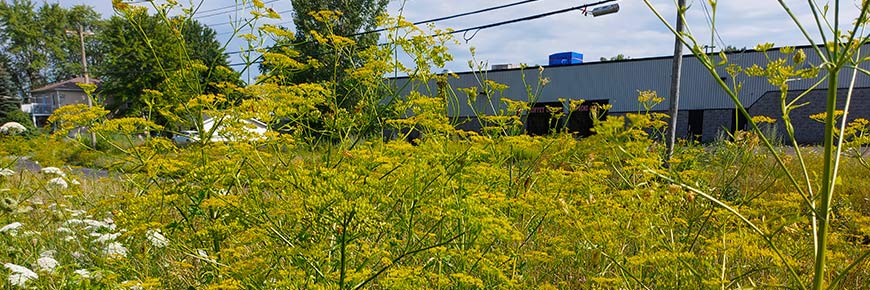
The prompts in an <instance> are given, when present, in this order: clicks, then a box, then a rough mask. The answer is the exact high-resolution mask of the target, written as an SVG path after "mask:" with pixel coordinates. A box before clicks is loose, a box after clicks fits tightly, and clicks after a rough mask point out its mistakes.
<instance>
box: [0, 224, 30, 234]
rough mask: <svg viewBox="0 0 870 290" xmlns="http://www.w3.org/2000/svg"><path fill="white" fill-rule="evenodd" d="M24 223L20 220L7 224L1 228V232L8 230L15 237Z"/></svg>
mask: <svg viewBox="0 0 870 290" xmlns="http://www.w3.org/2000/svg"><path fill="white" fill-rule="evenodd" d="M23 225H24V224H22V223H19V222H14V223H11V224H8V225H5V226H3V227H2V228H0V233H6V232H8V233H9V235H11V236H13V237H14V236H16V235H18V228H20V227H21V226H23Z"/></svg>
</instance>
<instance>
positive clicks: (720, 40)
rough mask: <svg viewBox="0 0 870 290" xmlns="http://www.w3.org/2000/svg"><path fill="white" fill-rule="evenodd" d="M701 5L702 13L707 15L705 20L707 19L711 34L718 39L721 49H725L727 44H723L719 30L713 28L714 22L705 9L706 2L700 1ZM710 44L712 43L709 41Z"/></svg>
mask: <svg viewBox="0 0 870 290" xmlns="http://www.w3.org/2000/svg"><path fill="white" fill-rule="evenodd" d="M701 7H703V8H704V14H706V16H707V18H706V20H707V23H708V24H709V25H710V30H711V31H710V33H711V34H712V35H715V36H716V38H718V39H719V45H721V46H722V49H725V48H726V47H727V44H725V41H724V40H722V36H721V35H719V30H718V29H715V28H716V26H715V23H713V17H712V16H711V15H710V11H709V10H707V3H706V2H705V1H701ZM711 37H712V36H711ZM710 45H713V43H710Z"/></svg>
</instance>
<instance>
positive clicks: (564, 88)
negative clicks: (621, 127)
mask: <svg viewBox="0 0 870 290" xmlns="http://www.w3.org/2000/svg"><path fill="white" fill-rule="evenodd" d="M803 49H804V51H805V52H806V54H807V61H808V62H809V63H812V64H818V63H820V60H819V57H818V56H817V55H816V53H815V50H813V49H812V48H811V47H805V48H803ZM868 50H870V45H866V46H865V49H864V51H865V52H863V53H862V54H863V55H864V56H867V55H870V52H867V51H868ZM768 56H769V57H770V58H771V59H777V58H780V57H783V54H782V53H780V52H779V50H778V49H773V50H771V51H768ZM727 57H728V61H729V63H733V64H736V65H739V66H741V67H744V68H746V67H750V66H752V65H753V64H758V65H759V66H762V67H763V66H764V65H765V64H766V63H767V62H768V61H767V58H766V57H765V55H764V54H763V53H761V52H756V51H746V52H736V53H730V54H728V55H727ZM716 59H718V56H717V57H716ZM671 64H672V59H671V58H650V59H638V60H628V61H616V62H594V63H586V64H582V65H570V66H553V67H545V69H544V71H543V74H542V76H543V77H544V78H547V79H548V80H549V83H548V84H547V85H546V86H544V88H543V89H542V90H541V95H540V96H539V99H538V100H537V101H538V102H556V101H558V99H560V98H564V99H584V100H600V99H608V100H609V101H610V104H612V105H613V108H612V110H611V112H614V113H619V112H637V111H641V110H643V107H642V106H641V105H640V104H639V103H638V102H637V96H638V91H642V90H652V91H656V92H657V93H658V95H659V96H660V97H663V98H665V101H664V102H662V103H661V104H659V105H657V106H655V107H654V108H653V110H656V111H666V110H667V107H668V98H669V94H670V82H671ZM862 68H865V69H868V68H870V65H868V64H863V65H862ZM717 72H718V73H719V75H720V76H722V77H725V82H726V83H727V84H731V81H732V80H731V79H730V76H728V75H727V73H726V72H725V67H719V68H717ZM538 73H539V72H538V69H537V68H534V67H530V68H526V69H524V70H518V69H515V70H497V71H483V72H476V73H460V74H459V78H458V79H454V78H451V79H450V81H449V83H450V86H451V87H452V88H454V91H455V96H456V98H455V99H454V98H452V100H451V108H453V107H456V106H457V105H458V108H459V113H458V115H459V116H463V117H467V116H474V113H473V110H472V109H471V107H470V106H469V102H468V98H467V96H466V95H465V93H463V92H461V91H459V90H457V89H458V88H467V87H478V88H481V83H482V81H483V80H484V79H489V80H492V81H495V82H497V83H502V84H506V85H508V86H509V88H508V89H507V90H505V91H504V92H503V93H502V94H496V95H494V96H491V98H490V99H491V100H493V104H490V103H489V102H488V101H487V98H486V96H478V99H477V100H476V102H475V104H474V105H475V106H477V107H478V108H483V109H485V110H479V112H482V113H484V114H492V113H493V110H492V109H489V108H490V107H491V105H492V107H495V110H501V109H503V108H504V107H503V106H502V104H501V101H500V100H501V98H503V97H504V98H509V99H512V100H522V101H530V100H532V99H531V98H533V97H534V96H529V93H527V89H526V86H531V90H532V91H535V90H536V89H537V87H538V85H537V82H538V79H539V74H538ZM523 75H525V82H524V81H523ZM850 79H851V70H846V71H844V72H842V73H841V75H840V87H846V86H848V85H849V81H850ZM817 80H818V79H815V80H794V81H792V82H789V85H790V89H791V90H803V89H807V88H809V87H810V86H812V85H813V84H814V83H815V82H816V81H817ZM738 81H739V82H741V83H742V89H741V90H740V93H739V97H740V101H741V102H742V103H743V104H744V105H745V106H751V105H752V104H753V103H755V101H757V100H758V99H759V98H760V97H761V96H762V95H764V94H765V93H766V92H769V91H777V90H778V89H777V88H775V87H774V86H772V85H771V84H769V83H768V81H767V79H765V78H761V77H749V76H746V75H745V74H741V75H740V76H738ZM402 82H407V79H398V80H397V85H398V86H401V85H402ZM826 86H827V84H826V83H823V84H821V85H820V86H819V87H818V88H820V89H822V88H826ZM856 87H870V77H868V76H867V75H864V74H861V73H859V75H858V78H857V82H856ZM412 89H414V88H410V87H409V88H408V89H406V90H405V91H404V92H402V95H406V94H407V93H408V92H409V91H410V90H412ZM416 90H417V91H420V92H421V93H423V94H427V93H426V91H427V90H428V91H429V92H430V93H429V94H430V95H435V94H436V93H437V90H438V88H437V84H435V83H434V81H433V82H430V83H429V84H427V86H420V87H419V88H417V89H416ZM481 91H482V90H481ZM530 97H531V98H530ZM731 108H734V104H733V103H732V101H731V99H730V97H728V95H727V94H726V93H725V92H724V91H723V90H722V89H721V88H720V87H719V85H718V84H717V82H716V80H715V79H714V78H713V77H712V76H711V75H710V73H709V72H708V71H707V69H706V68H705V67H704V66H703V65H701V63H700V62H698V60H697V59H696V58H695V57H693V56H686V57H685V58H684V59H683V71H682V80H681V86H680V109H681V110H706V109H731ZM450 115H453V116H456V113H455V112H450Z"/></svg>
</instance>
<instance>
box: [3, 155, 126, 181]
mask: <svg viewBox="0 0 870 290" xmlns="http://www.w3.org/2000/svg"><path fill="white" fill-rule="evenodd" d="M16 167H17V169H18V170H29V171H31V172H39V170H40V169H42V166H41V165H39V163H37V162H35V161H33V160H30V159H28V158H26V157H21V158H18V162H17V164H16ZM72 173H73V174H75V175H81V176H85V177H94V178H100V177H108V176H109V171H107V170H102V169H93V168H85V167H80V168H72Z"/></svg>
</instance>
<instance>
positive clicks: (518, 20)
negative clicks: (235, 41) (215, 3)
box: [225, 0, 618, 66]
mask: <svg viewBox="0 0 870 290" xmlns="http://www.w3.org/2000/svg"><path fill="white" fill-rule="evenodd" d="M533 1H537V0H533ZM616 1H618V0H601V1H598V2H594V3H588V4H583V5H579V6H574V7H569V8H565V9H560V10H554V11H550V12H546V13H541V14H535V15H531V16H526V17H521V18H515V19H511V20H507V21H501V22H495V23H490V24H485V25H480V26H475V27H470V28H464V29H459V30H451V31H447V32H442V33H437V34H431V35H429V36H430V37H436V36H443V35H449V34H457V33H465V32H468V31H479V30H484V29H488V28H493V27H498V26H502V25H507V24H513V23H518V22H524V21H529V20H534V19H539V18H544V17H548V16H552V15H557V14H562V13H566V12H571V11H575V10H582V9H585V8H588V7H592V6H598V5H602V4H607V3H610V2H616ZM522 2H524V3H528V2H530V1H520V2H516V3H522ZM516 3H512V4H514V5H519V4H516ZM507 5H511V4H507ZM501 6H505V5H501ZM497 7H498V6H497ZM482 10H487V9H482ZM491 10H492V9H489V10H487V11H491ZM478 11H480V10H478ZM472 12H477V11H472ZM469 13H471V12H467V13H460V14H465V15H470V14H469ZM477 13H482V12H477ZM457 15H459V14H457ZM456 17H460V16H455V17H454V16H447V17H439V18H436V19H441V18H447V19H450V18H456ZM439 21H441V20H439ZM423 23H426V22H423ZM376 31H378V30H377V29H376V30H372V31H366V32H362V33H357V34H354V35H363V34H368V33H376ZM380 31H383V30H380ZM379 45H383V44H379ZM250 51H253V50H240V51H233V52H227V53H225V54H227V55H229V54H237V53H242V52H250ZM254 63H262V60H259V61H256V62H253V63H251V64H254ZM240 65H248V64H247V63H235V64H230V66H240Z"/></svg>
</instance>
